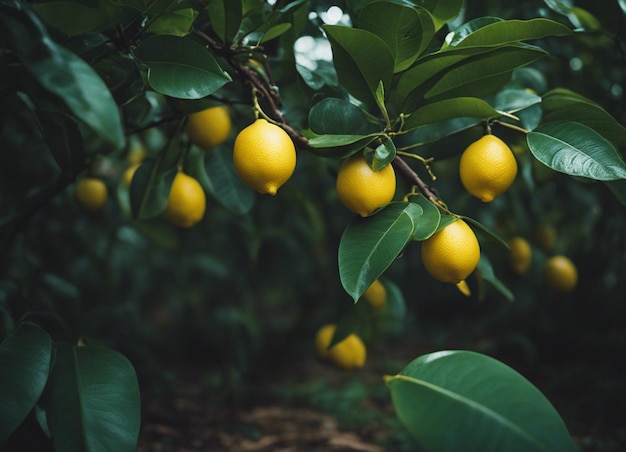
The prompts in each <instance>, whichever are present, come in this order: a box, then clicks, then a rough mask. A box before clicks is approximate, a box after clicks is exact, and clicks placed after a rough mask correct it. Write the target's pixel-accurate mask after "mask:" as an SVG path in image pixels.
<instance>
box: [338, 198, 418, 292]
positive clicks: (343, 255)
mask: <svg viewBox="0 0 626 452" xmlns="http://www.w3.org/2000/svg"><path fill="white" fill-rule="evenodd" d="M421 214H422V208H421V207H420V206H419V205H417V204H415V203H406V202H392V203H390V204H388V205H387V206H386V207H384V208H383V209H381V210H380V211H378V212H377V213H376V214H374V215H372V216H370V217H366V218H361V217H356V218H355V219H354V220H353V221H352V223H350V225H348V227H347V228H346V230H345V231H344V233H343V235H342V237H341V241H340V243H339V277H340V279H341V284H342V285H343V287H344V289H345V290H346V292H347V293H348V294H349V295H350V296H351V297H352V298H353V299H354V300H355V301H356V300H358V299H359V298H360V297H361V295H363V292H365V290H366V289H367V288H368V287H369V286H370V285H371V284H372V283H373V282H374V281H375V280H376V279H377V278H378V277H379V276H380V275H381V274H382V273H383V272H384V271H385V270H386V269H387V268H388V267H389V266H390V265H391V264H392V263H393V261H394V260H395V259H396V257H397V256H398V254H399V253H400V252H401V251H402V249H403V248H404V246H405V245H406V244H407V243H408V241H409V240H410V239H411V237H412V236H413V232H414V231H415V225H416V224H417V222H418V221H419V218H420V216H421Z"/></svg>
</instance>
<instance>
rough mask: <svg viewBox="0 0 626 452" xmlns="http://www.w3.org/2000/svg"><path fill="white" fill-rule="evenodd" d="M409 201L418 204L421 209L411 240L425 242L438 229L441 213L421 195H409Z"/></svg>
mask: <svg viewBox="0 0 626 452" xmlns="http://www.w3.org/2000/svg"><path fill="white" fill-rule="evenodd" d="M409 201H410V202H414V203H416V204H418V205H419V206H420V207H421V208H422V216H421V217H420V219H419V221H418V222H417V224H416V225H415V231H413V237H412V240H417V241H420V240H426V239H427V238H428V237H430V236H431V235H433V234H434V233H435V231H437V229H438V228H439V223H440V221H441V212H439V209H438V208H437V206H435V205H434V204H433V203H432V202H430V201H429V200H428V199H426V197H425V196H424V195H422V194H417V195H410V196H409Z"/></svg>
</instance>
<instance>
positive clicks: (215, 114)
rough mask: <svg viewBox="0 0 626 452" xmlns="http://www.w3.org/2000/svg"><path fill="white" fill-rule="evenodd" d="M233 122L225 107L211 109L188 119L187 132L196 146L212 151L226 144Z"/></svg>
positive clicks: (191, 115)
mask: <svg viewBox="0 0 626 452" xmlns="http://www.w3.org/2000/svg"><path fill="white" fill-rule="evenodd" d="M230 129H231V120H230V113H229V112H228V108H227V107H225V106H223V105H222V106H219V107H210V108H207V109H206V110H202V111H199V112H196V113H192V114H190V115H189V117H188V118H187V124H186V125H185V132H186V133H187V135H188V136H189V139H190V140H191V142H192V143H194V144H195V145H196V146H199V147H201V148H202V149H211V148H214V147H217V146H219V145H220V144H222V143H224V141H226V139H227V138H228V135H230Z"/></svg>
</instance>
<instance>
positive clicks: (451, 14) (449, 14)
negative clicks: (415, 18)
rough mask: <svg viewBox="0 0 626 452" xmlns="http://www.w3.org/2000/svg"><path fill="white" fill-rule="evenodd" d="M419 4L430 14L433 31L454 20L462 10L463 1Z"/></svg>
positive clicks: (424, 0)
mask: <svg viewBox="0 0 626 452" xmlns="http://www.w3.org/2000/svg"><path fill="white" fill-rule="evenodd" d="M419 3H420V5H421V6H422V7H424V8H426V9H427V10H428V11H430V13H431V14H432V16H433V21H434V23H435V30H439V29H440V28H441V27H443V26H444V25H445V24H446V23H447V22H448V21H450V20H452V19H454V18H455V17H456V16H458V15H459V13H460V12H461V10H462V9H463V0H421V1H420V2H419Z"/></svg>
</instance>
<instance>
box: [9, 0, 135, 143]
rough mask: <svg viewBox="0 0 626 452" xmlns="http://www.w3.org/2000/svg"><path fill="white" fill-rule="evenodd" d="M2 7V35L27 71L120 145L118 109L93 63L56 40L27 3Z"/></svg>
mask: <svg viewBox="0 0 626 452" xmlns="http://www.w3.org/2000/svg"><path fill="white" fill-rule="evenodd" d="M0 11H1V12H2V14H0V38H2V39H4V42H5V43H7V44H9V45H10V47H11V50H12V51H13V52H14V53H15V55H16V56H17V58H18V59H19V60H20V61H21V62H22V63H23V64H24V66H25V67H26V68H27V69H28V71H29V72H30V73H31V74H32V75H33V76H34V77H35V78H36V79H37V81H38V82H39V83H40V84H41V85H42V86H43V87H44V88H45V89H46V90H48V91H49V92H51V93H53V94H54V95H56V96H58V98H59V99H60V100H61V101H63V102H64V103H65V104H66V105H67V107H68V108H69V109H70V111H71V112H72V113H73V114H74V116H75V117H76V118H77V119H78V120H80V121H82V122H83V123H85V124H86V125H87V126H88V127H90V128H91V129H92V130H93V131H94V132H96V133H97V134H98V135H99V136H100V137H101V138H103V139H104V140H106V141H108V142H109V143H111V144H112V145H113V146H114V147H116V148H119V147H121V146H122V144H123V143H124V133H123V128H122V121H121V117H120V112H119V109H118V107H117V105H116V103H115V101H114V100H113V97H112V96H111V92H110V91H109V89H108V87H107V86H106V85H105V83H104V82H103V81H102V79H101V78H100V76H99V75H98V74H97V73H96V72H95V71H94V70H93V69H92V67H91V66H89V65H88V64H87V63H86V62H85V61H83V60H82V59H81V58H79V57H78V56H76V55H75V54H74V53H72V52H70V51H69V50H67V49H66V48H65V47H62V46H60V45H58V44H56V43H55V42H54V41H53V40H52V38H51V36H50V35H49V34H48V32H47V31H46V29H45V27H44V26H43V24H42V23H41V21H40V20H39V19H38V18H37V16H36V15H35V14H34V13H33V12H32V11H31V10H30V9H29V7H28V6H26V4H24V3H21V2H18V1H17V0H3V1H2V2H1V3H0Z"/></svg>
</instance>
